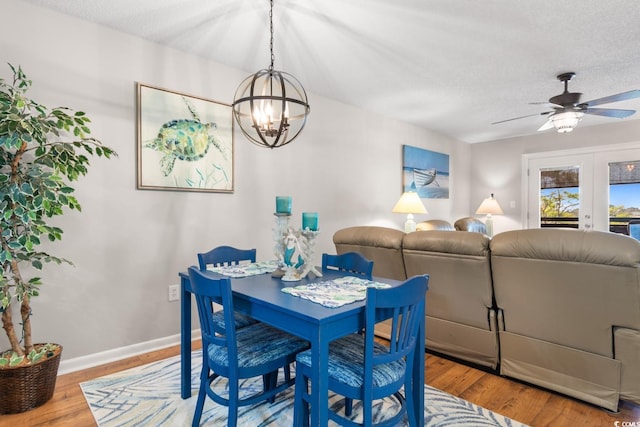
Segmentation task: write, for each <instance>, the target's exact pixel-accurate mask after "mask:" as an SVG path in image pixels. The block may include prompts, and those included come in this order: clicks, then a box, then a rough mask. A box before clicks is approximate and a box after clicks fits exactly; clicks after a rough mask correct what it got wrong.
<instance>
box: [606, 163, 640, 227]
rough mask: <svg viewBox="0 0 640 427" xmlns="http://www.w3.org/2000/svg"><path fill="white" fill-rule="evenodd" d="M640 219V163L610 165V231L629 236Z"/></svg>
mask: <svg viewBox="0 0 640 427" xmlns="http://www.w3.org/2000/svg"><path fill="white" fill-rule="evenodd" d="M638 219H640V161H629V162H615V163H609V230H610V231H613V232H615V233H623V234H628V228H627V224H628V223H629V221H631V220H638Z"/></svg>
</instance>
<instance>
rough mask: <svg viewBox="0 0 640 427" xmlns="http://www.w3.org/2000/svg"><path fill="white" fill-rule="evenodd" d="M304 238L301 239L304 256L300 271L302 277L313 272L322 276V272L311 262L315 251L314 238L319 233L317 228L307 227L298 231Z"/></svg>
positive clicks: (317, 275)
mask: <svg viewBox="0 0 640 427" xmlns="http://www.w3.org/2000/svg"><path fill="white" fill-rule="evenodd" d="M300 233H301V234H302V236H303V237H304V239H303V240H302V241H303V243H304V245H303V250H302V252H303V257H304V265H303V270H302V273H301V276H302V277H307V275H308V274H309V273H313V274H315V275H316V277H322V273H320V271H319V270H318V268H317V267H316V266H315V265H314V264H313V259H314V257H315V252H316V238H317V237H318V234H320V232H319V231H317V230H310V229H309V228H308V227H307V228H305V229H304V230H302V231H301V232H300Z"/></svg>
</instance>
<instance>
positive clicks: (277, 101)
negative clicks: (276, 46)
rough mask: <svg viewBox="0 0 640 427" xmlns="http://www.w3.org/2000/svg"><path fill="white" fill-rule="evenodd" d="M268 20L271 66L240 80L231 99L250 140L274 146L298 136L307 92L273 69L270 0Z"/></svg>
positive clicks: (304, 119) (306, 111) (305, 112)
mask: <svg viewBox="0 0 640 427" xmlns="http://www.w3.org/2000/svg"><path fill="white" fill-rule="evenodd" d="M269 23H270V30H271V34H270V36H271V40H270V44H269V47H270V50H271V65H270V66H269V68H267V69H262V70H260V71H258V72H256V73H255V74H252V75H250V76H249V77H247V78H246V79H244V80H243V81H242V83H240V86H238V89H237V90H236V94H235V96H234V100H233V116H234V117H235V119H236V122H237V123H238V125H239V126H240V130H242V133H243V134H244V135H245V136H246V137H247V138H249V140H250V141H251V142H253V143H254V144H256V145H259V146H261V147H268V148H277V147H282V146H284V145H286V144H288V143H290V142H291V141H293V140H294V139H296V137H297V136H298V135H300V132H302V129H303V128H304V126H305V124H306V123H307V116H308V115H309V112H310V107H309V102H308V100H307V93H306V92H305V90H304V87H302V84H300V82H299V81H298V79H296V78H295V77H294V76H292V75H291V74H289V73H285V72H282V71H277V70H274V68H273V63H274V55H273V0H271V1H270V9H269Z"/></svg>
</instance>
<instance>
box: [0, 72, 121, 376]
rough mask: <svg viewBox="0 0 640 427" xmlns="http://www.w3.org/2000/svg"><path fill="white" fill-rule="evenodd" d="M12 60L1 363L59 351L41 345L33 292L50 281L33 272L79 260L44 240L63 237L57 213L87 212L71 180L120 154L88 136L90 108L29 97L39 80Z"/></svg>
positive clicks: (0, 200)
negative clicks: (46, 247) (45, 246)
mask: <svg viewBox="0 0 640 427" xmlns="http://www.w3.org/2000/svg"><path fill="white" fill-rule="evenodd" d="M9 67H10V68H11V71H12V72H13V81H12V82H8V81H5V80H4V79H0V244H1V247H0V263H1V264H2V277H1V278H0V311H2V327H3V329H4V330H5V332H6V335H7V338H8V339H9V343H10V345H11V350H9V351H7V352H5V354H4V357H0V367H2V366H3V365H7V364H9V365H19V364H24V363H31V362H35V361H36V360H37V359H39V358H41V357H42V355H43V353H45V352H49V351H50V350H51V349H50V346H44V347H43V349H42V350H40V351H37V350H36V349H34V343H33V341H32V331H31V298H32V297H35V296H37V295H38V294H39V292H40V287H41V285H42V281H41V279H40V278H39V277H36V276H32V274H33V273H34V272H36V273H37V271H39V270H41V269H42V267H43V264H45V263H49V262H54V263H57V264H61V263H68V264H71V262H70V261H68V260H66V259H64V258H58V257H56V256H53V255H50V254H49V253H47V252H43V251H41V250H39V247H40V245H41V243H42V239H48V240H50V241H52V242H53V241H56V240H60V239H61V237H62V233H63V231H62V229H61V228H59V227H56V226H54V225H51V224H50V220H51V218H53V217H55V216H57V215H62V214H63V213H64V209H65V208H68V209H75V210H78V211H80V209H81V208H80V204H79V203H78V200H76V198H75V197H74V196H73V192H74V189H73V188H72V187H71V186H70V183H71V182H72V181H75V180H77V179H78V178H79V177H80V176H83V175H86V173H87V167H88V166H89V156H93V155H96V156H98V157H103V156H104V157H105V158H110V157H111V156H112V155H116V153H115V152H114V151H113V150H112V149H111V148H108V147H106V146H104V145H102V144H101V143H100V141H98V140H97V139H94V138H91V137H89V136H88V135H89V134H90V133H91V130H90V129H89V127H88V123H89V122H90V120H89V118H88V117H87V116H86V115H85V113H84V112H82V111H73V110H71V109H69V108H65V107H57V108H52V109H49V108H47V107H45V106H44V105H41V104H39V103H37V102H35V101H33V100H31V99H29V98H28V97H27V91H28V90H29V88H30V87H31V80H29V79H27V77H26V75H25V74H24V72H23V71H22V69H21V68H20V67H18V68H15V67H14V66H13V65H11V64H9ZM27 266H28V267H27ZM25 267H27V268H25ZM31 267H33V268H31ZM27 276H31V277H27ZM16 305H19V307H20V310H19V315H20V325H21V327H19V328H16V322H15V320H14V315H16V314H17V313H14V311H16V310H13V307H14V306H16Z"/></svg>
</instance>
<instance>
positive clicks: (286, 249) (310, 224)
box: [273, 196, 322, 282]
mask: <svg viewBox="0 0 640 427" xmlns="http://www.w3.org/2000/svg"><path fill="white" fill-rule="evenodd" d="M275 217H276V228H275V229H274V230H273V239H274V241H275V245H274V254H275V255H276V259H277V260H278V262H279V265H280V269H281V272H282V274H283V276H282V280H284V281H287V282H295V281H298V280H301V279H303V278H305V277H307V275H308V274H309V273H310V272H312V273H313V274H315V275H316V276H318V277H321V276H322V274H321V273H320V271H318V269H317V268H316V267H315V266H314V265H313V258H314V256H315V240H316V237H317V236H318V234H319V231H318V214H317V213H316V212H304V213H303V214H302V229H299V230H298V229H295V228H294V227H292V226H291V225H290V222H291V197H289V196H278V197H276V213H275Z"/></svg>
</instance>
